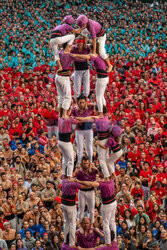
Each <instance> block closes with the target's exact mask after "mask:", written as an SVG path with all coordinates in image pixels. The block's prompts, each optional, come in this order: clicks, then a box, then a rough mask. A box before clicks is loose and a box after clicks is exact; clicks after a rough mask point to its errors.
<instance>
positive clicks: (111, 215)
mask: <svg viewBox="0 0 167 250" xmlns="http://www.w3.org/2000/svg"><path fill="white" fill-rule="evenodd" d="M116 208H117V202H116V201H114V202H112V203H110V204H108V205H102V210H101V211H102V218H103V231H104V237H105V244H111V233H110V230H113V231H114V233H115V239H114V240H115V241H116V239H117V236H116V234H117V231H116V223H115V212H116Z"/></svg>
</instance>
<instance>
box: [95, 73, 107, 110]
mask: <svg viewBox="0 0 167 250" xmlns="http://www.w3.org/2000/svg"><path fill="white" fill-rule="evenodd" d="M108 81H109V78H108V77H106V78H97V81H96V101H97V107H98V111H99V112H103V105H104V106H106V100H105V98H104V92H105V89H106V86H107V84H108Z"/></svg>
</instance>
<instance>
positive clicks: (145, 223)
mask: <svg viewBox="0 0 167 250" xmlns="http://www.w3.org/2000/svg"><path fill="white" fill-rule="evenodd" d="M142 218H143V219H144V221H145V222H144V224H141V223H140V219H142ZM140 225H147V220H146V218H145V217H144V216H140V218H139V226H140Z"/></svg>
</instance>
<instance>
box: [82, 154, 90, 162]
mask: <svg viewBox="0 0 167 250" xmlns="http://www.w3.org/2000/svg"><path fill="white" fill-rule="evenodd" d="M82 161H90V159H89V157H88V156H87V155H85V156H83V157H82V160H81V162H82Z"/></svg>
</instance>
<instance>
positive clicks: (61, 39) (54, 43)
mask: <svg viewBox="0 0 167 250" xmlns="http://www.w3.org/2000/svg"><path fill="white" fill-rule="evenodd" d="M74 40H75V35H74V34H69V35H65V36H58V37H55V38H52V39H51V40H50V46H51V48H52V50H53V53H54V57H55V61H56V62H57V64H58V67H59V70H62V67H61V63H60V59H59V51H58V45H61V44H63V43H67V46H68V45H69V46H70V45H72V44H73V42H74Z"/></svg>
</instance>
